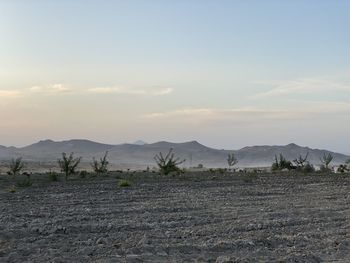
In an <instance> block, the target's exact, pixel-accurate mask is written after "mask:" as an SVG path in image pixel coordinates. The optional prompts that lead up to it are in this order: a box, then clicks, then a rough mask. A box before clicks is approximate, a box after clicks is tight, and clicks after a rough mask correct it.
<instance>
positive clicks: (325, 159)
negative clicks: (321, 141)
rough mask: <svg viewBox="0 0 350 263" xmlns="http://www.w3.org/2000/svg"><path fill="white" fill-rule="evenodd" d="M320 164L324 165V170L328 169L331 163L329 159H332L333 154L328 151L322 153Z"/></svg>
mask: <svg viewBox="0 0 350 263" xmlns="http://www.w3.org/2000/svg"><path fill="white" fill-rule="evenodd" d="M320 160H321V163H322V165H324V168H325V169H326V170H329V164H330V163H331V161H332V160H333V155H331V154H330V153H328V154H325V153H324V154H323V156H322V158H320Z"/></svg>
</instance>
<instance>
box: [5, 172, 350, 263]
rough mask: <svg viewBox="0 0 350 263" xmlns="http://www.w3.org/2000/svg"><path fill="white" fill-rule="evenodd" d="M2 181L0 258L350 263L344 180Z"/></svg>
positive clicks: (348, 180) (349, 194) (349, 203)
mask: <svg viewBox="0 0 350 263" xmlns="http://www.w3.org/2000/svg"><path fill="white" fill-rule="evenodd" d="M117 176H118V175H117ZM119 176H120V175H119ZM33 177H35V176H33ZM142 177H146V179H141V178H142ZM6 178H7V177H6ZM6 178H5V179H4V177H3V179H1V180H0V200H1V203H0V211H1V214H0V262H25V261H28V262H216V261H217V262H276V261H277V262H279V261H281V262H334V261H336V262H350V176H338V175H331V176H320V175H313V176H292V175H290V176H289V175H258V176H247V175H235V176H222V175H215V176H214V175H210V174H195V175H183V176H182V177H166V178H161V179H159V178H158V177H155V176H153V177H152V176H150V175H145V174H138V175H136V176H134V178H132V179H131V181H132V182H133V183H132V186H131V187H128V188H121V187H119V186H118V185H117V180H118V179H116V175H112V176H109V177H104V178H88V179H77V180H71V181H68V182H67V183H65V182H63V181H61V182H48V181H47V179H45V178H42V177H40V176H39V177H38V178H39V179H37V178H35V179H34V184H33V185H32V186H31V187H28V188H18V189H17V192H16V193H9V192H8V191H7V189H8V187H9V182H8V181H7V179H6ZM229 259H230V260H231V261H228V260H229Z"/></svg>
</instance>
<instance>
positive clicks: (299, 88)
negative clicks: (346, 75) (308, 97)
mask: <svg viewBox="0 0 350 263" xmlns="http://www.w3.org/2000/svg"><path fill="white" fill-rule="evenodd" d="M255 83H256V84H261V85H268V86H273V88H272V89H270V90H268V91H264V92H260V93H258V94H256V95H254V96H253V97H254V98H262V97H275V96H287V95H294V94H296V95H297V94H314V93H327V92H349V91H350V82H344V81H335V80H332V79H323V78H303V79H297V80H288V81H281V82H255Z"/></svg>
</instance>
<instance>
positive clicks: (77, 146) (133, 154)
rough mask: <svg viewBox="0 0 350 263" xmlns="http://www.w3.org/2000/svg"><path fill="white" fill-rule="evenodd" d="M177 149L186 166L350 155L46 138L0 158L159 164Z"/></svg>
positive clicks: (337, 159) (291, 147) (0, 150)
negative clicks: (230, 159)
mask: <svg viewBox="0 0 350 263" xmlns="http://www.w3.org/2000/svg"><path fill="white" fill-rule="evenodd" d="M171 148H172V149H173V150H174V153H175V155H176V156H177V157H180V158H181V159H186V162H185V163H184V166H186V167H194V166H197V165H199V164H203V165H204V166H205V167H227V161H226V158H227V155H228V153H234V154H235V155H236V157H237V159H238V161H239V162H238V165H237V166H238V167H268V166H270V165H271V163H272V162H273V160H274V156H275V155H278V154H280V153H281V154H283V155H284V156H285V157H286V159H288V160H293V159H295V158H297V157H298V156H299V155H302V156H305V155H306V154H307V153H309V155H308V160H309V161H310V163H312V164H315V165H319V164H320V163H321V162H320V158H321V157H322V156H323V155H324V154H328V153H330V154H332V155H333V157H334V159H333V164H340V163H344V162H345V161H346V160H348V159H349V158H350V157H349V156H347V155H344V154H340V153H335V152H331V151H327V150H319V149H311V148H309V147H302V146H299V145H296V144H294V143H291V144H288V145H284V146H267V145H265V146H249V147H244V148H242V149H239V150H219V149H214V148H210V147H207V146H205V145H202V144H200V143H199V142H197V141H190V142H184V143H171V142H166V141H160V142H156V143H150V144H147V143H145V142H143V141H137V142H135V143H133V144H118V145H112V144H103V143H97V142H93V141H89V140H67V141H53V140H43V141H39V142H37V143H34V144H31V145H29V146H25V147H20V148H16V147H5V146H0V161H2V162H3V163H4V162H6V161H8V160H10V159H11V158H14V157H23V160H24V161H26V162H32V163H33V162H34V163H35V162H40V163H43V164H44V163H55V162H56V161H57V159H58V158H60V156H61V154H62V153H63V152H66V153H71V152H73V153H74V154H75V155H76V156H81V157H82V162H83V163H84V162H85V163H89V162H90V161H91V159H92V158H93V157H96V158H99V157H101V156H103V155H104V153H105V152H106V151H108V160H109V162H110V163H111V165H113V166H114V167H117V166H121V167H124V168H125V167H130V168H145V167H147V166H149V167H153V166H155V161H154V159H153V158H154V156H155V155H156V154H157V153H159V152H162V153H164V154H166V153H167V152H168V151H169V149H171Z"/></svg>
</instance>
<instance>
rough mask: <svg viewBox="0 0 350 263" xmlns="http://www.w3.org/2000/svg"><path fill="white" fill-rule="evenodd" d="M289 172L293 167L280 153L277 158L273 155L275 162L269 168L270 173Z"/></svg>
mask: <svg viewBox="0 0 350 263" xmlns="http://www.w3.org/2000/svg"><path fill="white" fill-rule="evenodd" d="M284 169H287V170H291V169H293V165H292V163H291V162H290V161H288V160H287V159H286V158H285V157H284V156H283V155H282V154H281V153H280V155H279V157H278V156H277V155H275V162H274V163H273V164H272V166H271V170H272V171H281V170H284Z"/></svg>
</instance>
